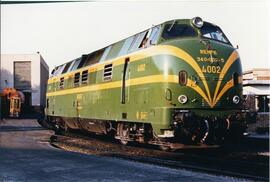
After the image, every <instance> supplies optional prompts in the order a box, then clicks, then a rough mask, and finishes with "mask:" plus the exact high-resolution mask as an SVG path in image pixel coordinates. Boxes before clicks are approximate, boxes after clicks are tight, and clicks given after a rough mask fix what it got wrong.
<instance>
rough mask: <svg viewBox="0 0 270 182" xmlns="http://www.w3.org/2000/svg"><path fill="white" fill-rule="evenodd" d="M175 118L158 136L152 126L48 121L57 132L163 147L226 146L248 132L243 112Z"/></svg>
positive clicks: (184, 112)
mask: <svg viewBox="0 0 270 182" xmlns="http://www.w3.org/2000/svg"><path fill="white" fill-rule="evenodd" d="M172 115H173V117H172V118H173V120H172V121H171V126H170V128H169V129H164V130H163V133H164V135H156V134H155V132H154V131H153V128H152V125H151V123H140V122H130V121H113V120H97V119H83V118H68V117H57V116H48V117H47V121H49V123H51V125H53V127H54V128H55V130H56V131H62V132H67V131H68V130H69V129H75V130H84V131H87V132H92V133H96V134H106V135H108V134H109V135H111V136H114V138H115V139H118V140H119V141H120V143H122V144H124V145H126V144H127V143H128V142H139V143H149V144H154V145H160V146H162V147H164V146H170V145H171V144H173V143H182V144H186V145H194V144H195V145H199V144H207V145H213V144H223V143H224V142H225V141H231V140H236V139H237V138H239V137H240V136H241V134H242V133H243V132H244V130H245V129H246V125H245V124H244V122H243V118H242V114H241V113H240V112H234V114H230V115H228V116H227V117H217V116H211V115H209V116H207V117H203V116H199V115H198V114H196V113H195V112H193V111H189V110H182V109H181V110H179V109H175V110H174V112H173V113H172Z"/></svg>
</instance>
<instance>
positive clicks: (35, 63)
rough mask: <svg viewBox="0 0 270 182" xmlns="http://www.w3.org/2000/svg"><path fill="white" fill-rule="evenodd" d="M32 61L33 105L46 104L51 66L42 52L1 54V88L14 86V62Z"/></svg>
mask: <svg viewBox="0 0 270 182" xmlns="http://www.w3.org/2000/svg"><path fill="white" fill-rule="evenodd" d="M22 61H31V90H30V92H31V93H32V99H31V102H32V106H40V105H42V106H44V104H45V101H44V99H45V98H44V97H45V92H46V81H45V80H46V79H47V78H48V71H49V68H48V66H47V64H46V63H45V61H44V59H43V58H42V57H41V55H40V54H38V53H37V54H1V65H0V66H1V78H0V90H2V89H3V88H5V87H14V62H22Z"/></svg>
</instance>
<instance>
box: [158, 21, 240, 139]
mask: <svg viewBox="0 0 270 182" xmlns="http://www.w3.org/2000/svg"><path fill="white" fill-rule="evenodd" d="M159 40H160V42H159V43H160V44H161V45H164V46H166V47H164V48H168V49H169V50H168V52H171V53H172V55H173V56H168V57H166V59H163V65H164V67H163V70H162V71H163V73H165V74H168V75H178V85H176V84H170V83H169V82H170V81H169V82H168V83H166V84H165V85H164V88H165V100H167V102H168V103H169V104H170V106H167V108H166V109H165V110H166V111H163V112H165V113H166V114H167V116H168V117H170V126H169V127H168V129H163V130H162V131H161V133H160V134H159V135H158V136H159V137H160V138H167V139H169V138H173V139H176V140H178V139H180V141H181V142H187V143H198V142H199V143H200V142H204V143H205V142H206V143H217V142H220V141H221V142H222V141H224V140H225V138H226V137H227V136H230V137H232V138H234V137H239V135H241V134H242V133H243V132H244V129H245V124H244V122H243V119H242V115H241V108H242V69H241V62H240V58H239V56H238V53H237V52H236V50H235V48H234V47H233V46H232V44H231V43H230V41H229V40H228V38H227V37H226V36H225V34H224V33H223V32H222V30H221V29H220V28H219V27H218V26H216V25H213V24H211V23H208V22H203V21H202V19H201V18H199V17H196V18H194V19H192V20H173V21H170V22H167V23H165V24H164V25H163V31H162V33H161V36H160V39H159ZM171 46H173V47H171ZM168 92H169V95H171V98H170V99H167V98H166V95H167V94H168ZM168 103H164V104H165V105H166V104H168ZM171 106H174V107H171ZM163 123H166V122H165V121H164V122H163ZM164 127H165V125H164ZM236 134H237V135H238V136H236Z"/></svg>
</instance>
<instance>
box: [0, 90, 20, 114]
mask: <svg viewBox="0 0 270 182" xmlns="http://www.w3.org/2000/svg"><path fill="white" fill-rule="evenodd" d="M0 96H1V98H2V99H1V100H2V104H1V105H2V107H1V111H2V113H3V115H7V114H8V115H9V116H10V117H19V115H20V112H21V104H22V101H23V94H22V93H21V92H20V91H17V90H16V89H14V88H5V89H4V90H3V92H2V93H1V94H0Z"/></svg>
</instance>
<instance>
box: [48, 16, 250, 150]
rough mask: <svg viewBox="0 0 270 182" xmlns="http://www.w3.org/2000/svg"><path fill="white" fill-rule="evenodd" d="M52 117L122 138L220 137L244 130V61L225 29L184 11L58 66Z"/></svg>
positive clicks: (51, 89) (61, 126)
mask: <svg viewBox="0 0 270 182" xmlns="http://www.w3.org/2000/svg"><path fill="white" fill-rule="evenodd" d="M46 96H47V98H46V99H47V104H46V109H45V113H46V114H45V120H46V122H47V123H49V124H50V125H53V126H54V127H55V128H56V129H57V130H58V131H68V130H70V129H75V130H85V131H89V132H93V133H96V134H110V136H112V137H114V138H116V139H118V140H119V141H120V142H121V143H122V144H127V143H129V142H141V143H149V144H156V145H159V146H161V147H171V146H172V145H173V144H177V143H178V144H188V145H200V144H203V145H212V144H221V143H223V142H224V141H226V140H229V139H233V140H234V139H235V138H236V137H239V136H241V135H242V134H243V132H244V130H245V123H244V120H243V117H242V113H241V107H242V101H243V98H242V68H241V62H240V58H239V55H238V53H237V51H236V49H235V48H234V47H233V46H232V44H231V43H230V41H229V40H228V38H227V37H226V36H225V34H224V33H223V32H222V30H221V29H220V28H219V27H218V26H217V25H214V24H212V23H208V22H205V21H203V20H202V19H201V18H200V17H195V18H193V19H176V20H171V21H167V22H164V23H162V24H159V25H157V26H153V27H152V28H149V29H147V30H145V31H142V32H140V33H138V34H136V35H133V36H130V37H128V38H126V39H123V40H121V41H119V42H116V43H114V44H111V45H109V46H107V47H105V48H102V49H99V50H97V51H95V52H92V53H90V54H84V55H82V56H80V57H79V58H77V59H74V60H72V61H70V62H67V63H65V64H62V65H60V66H57V67H55V68H54V69H53V71H52V73H51V76H50V78H49V80H48V88H47V95H46Z"/></svg>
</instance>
